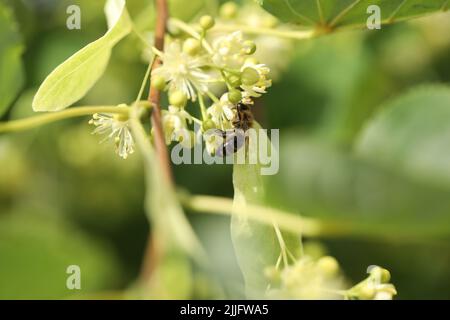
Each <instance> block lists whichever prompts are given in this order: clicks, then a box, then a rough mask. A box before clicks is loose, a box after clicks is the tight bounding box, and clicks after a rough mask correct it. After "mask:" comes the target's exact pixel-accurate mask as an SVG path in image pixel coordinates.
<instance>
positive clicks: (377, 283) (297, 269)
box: [265, 255, 397, 300]
mask: <svg viewBox="0 0 450 320" xmlns="http://www.w3.org/2000/svg"><path fill="white" fill-rule="evenodd" d="M368 273H369V276H368V277H367V278H366V279H365V280H363V281H361V282H360V283H358V284H357V285H355V286H354V287H352V288H350V289H347V290H345V289H344V288H345V285H346V281H345V279H344V277H343V276H342V272H341V270H340V267H339V264H338V262H337V261H336V259H335V258H333V257H331V256H323V257H320V258H318V259H314V258H312V257H311V256H308V255H304V256H302V258H300V259H298V260H296V261H294V262H293V263H292V264H287V265H285V266H284V267H283V268H279V267H278V266H275V267H268V268H266V270H265V274H266V277H267V278H268V280H269V282H270V285H269V289H268V290H267V296H268V298H271V299H273V298H275V299H336V298H344V299H348V300H391V299H392V298H393V296H394V295H396V294H397V292H396V290H395V287H394V285H392V284H390V283H389V281H390V273H389V271H388V270H386V269H383V268H381V267H378V266H372V267H369V270H368Z"/></svg>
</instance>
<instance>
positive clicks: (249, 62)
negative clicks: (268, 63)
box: [245, 57, 259, 65]
mask: <svg viewBox="0 0 450 320" xmlns="http://www.w3.org/2000/svg"><path fill="white" fill-rule="evenodd" d="M245 63H248V64H255V65H256V64H259V60H258V59H256V58H254V57H251V58H247V59H245Z"/></svg>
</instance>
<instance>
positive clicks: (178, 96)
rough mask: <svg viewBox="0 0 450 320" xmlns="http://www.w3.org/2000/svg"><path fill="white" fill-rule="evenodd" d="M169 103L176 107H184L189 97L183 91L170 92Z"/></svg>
mask: <svg viewBox="0 0 450 320" xmlns="http://www.w3.org/2000/svg"><path fill="white" fill-rule="evenodd" d="M169 103H170V105H172V106H175V107H181V108H182V107H184V106H185V105H186V103H187V97H186V95H185V94H184V93H183V92H182V91H179V90H177V91H173V92H171V93H170V94H169Z"/></svg>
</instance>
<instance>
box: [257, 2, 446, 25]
mask: <svg viewBox="0 0 450 320" xmlns="http://www.w3.org/2000/svg"><path fill="white" fill-rule="evenodd" d="M448 4H449V2H448V0H264V1H262V6H263V8H264V9H266V10H267V11H269V12H270V13H272V14H273V15H275V16H276V17H278V18H280V19H281V20H283V21H285V22H291V23H296V24H299V25H303V26H310V27H314V28H315V27H320V26H323V27H326V28H337V27H361V26H366V23H367V19H368V18H369V16H370V15H371V13H370V12H372V11H370V10H369V12H368V8H369V7H370V6H372V5H376V6H378V7H379V8H380V14H381V22H382V23H392V22H394V21H400V20H405V19H410V18H414V17H417V16H421V15H425V14H429V13H433V12H437V11H440V10H446V9H448Z"/></svg>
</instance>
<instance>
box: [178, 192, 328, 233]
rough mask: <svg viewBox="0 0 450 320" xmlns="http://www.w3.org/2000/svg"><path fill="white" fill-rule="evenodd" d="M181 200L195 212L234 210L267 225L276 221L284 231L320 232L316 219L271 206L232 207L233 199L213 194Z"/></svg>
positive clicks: (229, 213)
mask: <svg viewBox="0 0 450 320" xmlns="http://www.w3.org/2000/svg"><path fill="white" fill-rule="evenodd" d="M181 200H182V203H183V205H184V206H186V207H187V208H189V209H192V210H193V211H196V212H203V213H212V214H214V213H215V214H222V215H231V214H232V212H233V211H234V212H236V213H242V214H245V215H247V216H248V217H249V218H250V219H253V220H255V221H258V222H261V223H264V224H267V225H273V222H274V221H276V223H277V224H278V225H279V227H280V228H281V229H283V230H286V231H291V232H294V233H298V232H302V234H305V235H308V236H318V235H319V234H321V228H320V227H321V226H320V224H319V222H317V221H316V220H313V219H309V218H303V217H299V216H298V215H295V214H289V213H286V212H284V211H280V210H277V209H273V208H266V207H262V206H257V205H250V204H247V205H246V206H245V207H239V206H237V207H236V206H235V207H234V208H233V200H231V199H228V198H221V197H213V196H191V197H186V198H182V199H181Z"/></svg>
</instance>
